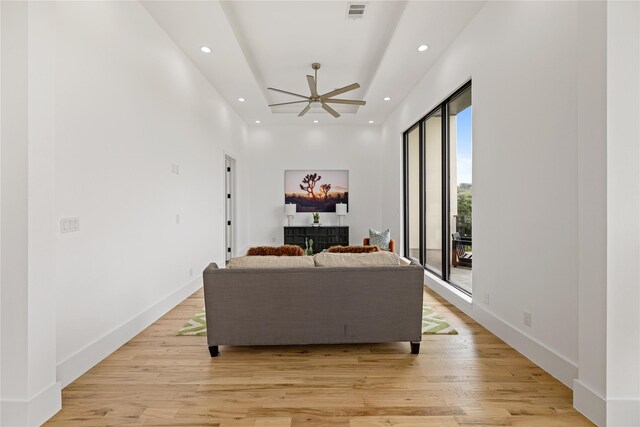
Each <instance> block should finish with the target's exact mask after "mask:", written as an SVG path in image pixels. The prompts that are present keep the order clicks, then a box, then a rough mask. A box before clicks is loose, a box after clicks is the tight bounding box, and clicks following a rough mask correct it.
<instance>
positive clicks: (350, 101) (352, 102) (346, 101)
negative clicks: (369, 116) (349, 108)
mask: <svg viewBox="0 0 640 427" xmlns="http://www.w3.org/2000/svg"><path fill="white" fill-rule="evenodd" d="M324 102H332V103H334V104H349V105H365V104H366V103H367V101H356V100H355V99H325V100H324Z"/></svg>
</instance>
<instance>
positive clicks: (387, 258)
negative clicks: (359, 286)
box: [313, 252, 400, 267]
mask: <svg viewBox="0 0 640 427" xmlns="http://www.w3.org/2000/svg"><path fill="white" fill-rule="evenodd" d="M313 260H314V261H315V265H316V267H383V266H384V267H386V266H399V265H400V259H399V258H398V255H396V254H394V253H392V252H372V253H369V254H349V253H347V254H344V253H343V254H340V253H337V254H336V253H330V252H321V253H319V254H316V255H314V256H313Z"/></svg>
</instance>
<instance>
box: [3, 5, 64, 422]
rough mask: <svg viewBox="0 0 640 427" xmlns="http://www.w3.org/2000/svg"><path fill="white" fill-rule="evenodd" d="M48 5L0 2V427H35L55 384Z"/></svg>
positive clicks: (56, 402)
mask: <svg viewBox="0 0 640 427" xmlns="http://www.w3.org/2000/svg"><path fill="white" fill-rule="evenodd" d="M55 9H56V6H55V4H54V3H35V2H32V3H26V2H3V3H2V4H1V5H0V10H1V11H2V25H1V28H2V49H1V51H2V84H1V88H2V93H1V97H0V99H1V110H2V119H1V125H2V130H1V132H0V135H1V146H0V147H1V148H0V151H1V157H2V166H1V172H2V177H1V179H0V181H1V182H2V191H1V217H2V221H1V226H0V228H1V230H0V231H1V240H0V251H1V253H2V257H1V263H2V278H1V291H0V295H1V297H2V308H1V310H0V311H1V313H2V330H1V333H0V350H1V351H0V353H1V356H2V363H1V369H0V375H1V376H2V381H0V383H1V385H2V387H1V390H0V395H1V396H0V400H1V408H0V424H2V425H7V426H35V425H40V424H41V423H42V422H44V421H45V420H46V419H47V418H49V417H50V416H51V415H52V414H53V413H55V412H56V411H57V410H58V409H59V408H60V400H61V399H60V383H59V382H57V380H56V358H55V349H56V339H55V338H56V335H55V328H56V326H55V325H56V311H55V310H56V307H55V303H54V301H55V281H54V275H53V274H52V273H53V271H54V270H55V260H54V257H53V248H54V247H55V238H56V234H55V231H54V230H55V228H54V225H55V219H54V203H55V200H54V192H53V187H54V186H53V179H54V164H53V153H54V136H55V131H54V128H55V123H54V108H53V104H54V91H55V87H54V81H53V66H54V61H55V39H53V38H52V37H51V34H55Z"/></svg>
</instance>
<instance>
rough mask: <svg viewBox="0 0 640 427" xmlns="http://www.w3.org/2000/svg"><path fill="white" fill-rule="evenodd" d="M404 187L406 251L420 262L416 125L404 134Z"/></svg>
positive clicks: (420, 220) (419, 181)
mask: <svg viewBox="0 0 640 427" xmlns="http://www.w3.org/2000/svg"><path fill="white" fill-rule="evenodd" d="M405 139H406V142H405V146H406V155H405V159H406V160H405V165H406V166H405V169H406V176H405V188H406V189H407V191H406V195H407V199H406V207H407V209H406V214H407V215H406V219H405V224H406V231H407V244H408V247H407V249H406V253H407V254H408V255H409V256H410V257H411V258H415V259H418V260H420V262H421V263H422V238H421V234H422V226H421V223H422V217H421V215H422V207H421V206H422V196H421V193H422V183H421V179H422V178H421V172H420V171H421V169H422V163H421V161H420V160H421V159H420V157H421V155H420V153H421V149H420V127H419V126H416V127H414V128H413V129H411V130H409V131H408V132H407V133H406V134H405Z"/></svg>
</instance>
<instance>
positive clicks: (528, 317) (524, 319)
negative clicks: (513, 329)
mask: <svg viewBox="0 0 640 427" xmlns="http://www.w3.org/2000/svg"><path fill="white" fill-rule="evenodd" d="M522 323H524V324H525V326H529V327H531V313H530V312H528V311H523V312H522Z"/></svg>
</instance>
